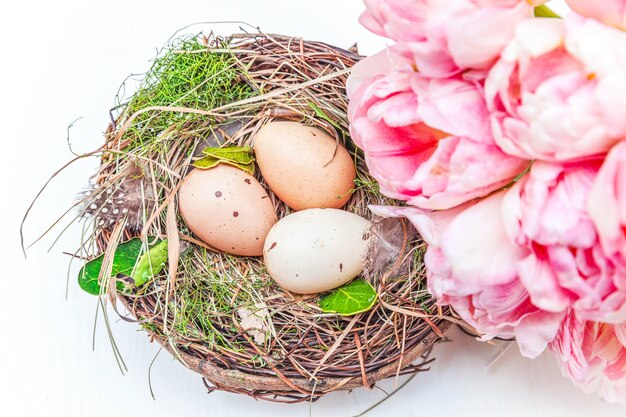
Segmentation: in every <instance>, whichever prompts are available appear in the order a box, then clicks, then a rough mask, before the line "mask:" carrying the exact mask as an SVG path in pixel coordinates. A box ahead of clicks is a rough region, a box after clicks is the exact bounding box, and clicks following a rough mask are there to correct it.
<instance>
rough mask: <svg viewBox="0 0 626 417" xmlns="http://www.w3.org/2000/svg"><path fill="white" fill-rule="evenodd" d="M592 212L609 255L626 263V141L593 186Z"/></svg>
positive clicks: (611, 157) (601, 170) (618, 146)
mask: <svg viewBox="0 0 626 417" xmlns="http://www.w3.org/2000/svg"><path fill="white" fill-rule="evenodd" d="M589 214H590V215H591V219H592V221H593V223H594V225H595V226H596V228H597V231H598V234H599V236H600V242H601V243H602V248H603V249H604V253H605V254H606V256H608V257H610V258H614V259H615V258H617V259H618V260H617V261H616V262H619V263H620V265H622V266H626V142H620V143H619V144H618V145H616V146H615V147H613V149H612V150H611V152H610V153H609V155H608V156H607V158H606V160H605V161H604V164H603V165H602V168H601V169H600V172H599V173H598V176H597V178H596V180H595V183H594V184H593V187H592V189H591V194H590V197H589Z"/></svg>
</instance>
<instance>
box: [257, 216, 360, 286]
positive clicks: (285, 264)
mask: <svg viewBox="0 0 626 417" xmlns="http://www.w3.org/2000/svg"><path fill="white" fill-rule="evenodd" d="M370 226H371V223H370V222H369V221H368V220H366V219H364V218H362V217H360V216H357V215H356V214H353V213H350V212H348V211H343V210H337V209H309V210H303V211H299V212H297V213H293V214H290V215H289V216H286V217H283V218H282V219H281V220H280V221H279V222H278V223H276V224H275V225H274V227H273V228H272V230H270V232H269V234H268V235H267V239H266V241H265V247H264V249H263V257H264V260H265V266H266V267H267V270H268V272H269V273H270V275H271V276H272V278H274V280H275V281H276V283H277V284H278V285H280V286H281V287H282V288H284V289H286V290H288V291H291V292H295V293H298V294H314V293H319V292H324V291H328V290H332V289H333V288H337V287H339V286H340V285H343V284H345V283H346V282H348V281H350V280H351V279H353V278H354V277H356V276H357V275H359V274H360V273H361V271H362V270H363V255H364V252H365V248H366V246H367V240H366V239H364V236H365V232H366V231H367V229H368V228H369V227H370Z"/></svg>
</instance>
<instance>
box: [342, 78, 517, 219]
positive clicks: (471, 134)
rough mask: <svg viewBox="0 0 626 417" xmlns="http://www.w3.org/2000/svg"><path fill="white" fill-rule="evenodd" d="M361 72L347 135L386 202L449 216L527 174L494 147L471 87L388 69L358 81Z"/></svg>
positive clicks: (453, 80) (482, 104)
mask: <svg viewBox="0 0 626 417" xmlns="http://www.w3.org/2000/svg"><path fill="white" fill-rule="evenodd" d="M363 71H364V70H362V69H356V70H355V72H354V73H353V75H352V76H351V79H352V78H353V77H355V78H356V81H351V83H349V89H350V91H351V92H352V95H351V97H350V106H349V110H348V114H349V118H350V132H351V134H352V139H353V140H354V142H355V143H356V144H357V145H358V146H359V147H361V148H362V149H363V150H364V152H365V159H366V162H367V165H368V168H369V171H370V173H371V174H372V176H374V178H376V180H378V182H379V184H380V187H381V191H382V192H383V193H384V194H385V195H387V196H389V197H392V198H396V199H399V200H405V201H407V202H408V203H409V204H412V205H416V206H419V207H422V208H429V209H447V208H450V207H454V206H457V205H459V204H462V203H464V202H466V201H469V200H471V199H474V198H478V197H483V196H485V195H488V194H489V193H491V192H492V191H494V190H497V189H499V188H501V187H503V186H504V185H506V184H508V183H510V182H511V181H512V180H513V178H515V176H517V175H518V174H519V173H520V172H522V171H523V170H524V169H525V168H526V166H527V164H528V162H527V161H524V160H521V159H519V158H515V157H511V156H508V155H505V154H504V153H503V152H501V151H500V149H499V148H498V147H497V146H496V145H495V143H494V141H493V138H492V136H491V131H490V128H489V113H488V112H487V109H486V107H485V102H484V99H483V95H482V90H481V88H480V87H479V86H478V85H476V84H475V83H474V82H471V81H466V80H464V79H462V78H459V77H455V78H450V79H445V80H444V79H431V78H426V77H423V76H422V75H421V74H419V73H415V72H413V71H393V70H392V71H391V72H389V73H387V74H386V75H382V74H381V75H378V76H375V77H374V78H370V79H366V80H365V81H363V77H362V73H363ZM356 86H358V87H356ZM355 90H356V91H355Z"/></svg>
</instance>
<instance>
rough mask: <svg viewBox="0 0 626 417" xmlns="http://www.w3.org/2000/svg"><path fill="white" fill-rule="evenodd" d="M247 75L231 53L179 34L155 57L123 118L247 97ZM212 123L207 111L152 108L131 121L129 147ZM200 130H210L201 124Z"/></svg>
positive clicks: (249, 92) (127, 135)
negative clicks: (172, 107)
mask: <svg viewBox="0 0 626 417" xmlns="http://www.w3.org/2000/svg"><path fill="white" fill-rule="evenodd" d="M244 74H245V71H244V70H243V69H242V68H240V67H238V65H237V60H236V58H235V56H234V55H233V54H232V53H229V52H227V51H226V52H224V50H223V49H222V52H211V51H209V49H208V47H207V45H205V44H204V43H203V42H202V40H201V38H199V37H195V36H194V37H191V38H182V39H176V40H174V41H173V42H172V43H171V44H170V45H168V46H167V47H166V48H165V49H164V51H163V52H162V53H161V54H160V55H159V56H158V57H157V58H155V60H154V62H153V64H152V67H151V68H150V70H148V72H147V73H146V74H145V77H144V78H143V80H142V81H141V84H140V86H139V89H138V90H137V92H136V93H135V94H134V95H133V97H132V98H131V100H130V102H129V103H128V104H127V105H126V107H125V108H124V113H123V115H122V118H121V119H122V121H123V120H127V119H128V118H130V117H131V116H132V115H133V114H134V113H136V112H137V111H139V110H143V109H146V108H150V107H164V106H175V107H185V108H191V109H198V110H211V109H213V108H216V107H219V106H222V105H225V104H228V103H232V102H236V101H239V100H242V99H245V98H247V97H250V96H251V95H252V94H253V90H252V88H251V87H250V86H249V85H248V84H246V82H245V80H244ZM211 122H212V120H211V118H210V117H209V116H205V115H197V114H192V113H183V112H178V111H163V110H151V111H147V112H145V113H142V114H140V115H138V116H137V117H136V118H135V119H134V120H133V123H132V125H131V126H130V127H129V128H128V130H127V131H126V132H125V133H124V139H127V140H129V141H130V144H131V146H130V148H129V149H132V148H135V147H137V146H145V145H146V144H148V143H150V142H154V141H155V140H157V139H159V138H161V136H162V135H163V132H165V131H166V130H167V131H170V132H177V131H180V130H182V129H181V128H182V127H183V126H191V125H193V126H207V128H209V127H210V125H211ZM118 125H119V124H118ZM197 133H198V135H203V134H205V133H206V132H204V131H203V129H200V130H199V131H198V132H197ZM164 150H165V151H166V150H167V149H164Z"/></svg>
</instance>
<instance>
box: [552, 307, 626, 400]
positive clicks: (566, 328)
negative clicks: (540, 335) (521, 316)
mask: <svg viewBox="0 0 626 417" xmlns="http://www.w3.org/2000/svg"><path fill="white" fill-rule="evenodd" d="M625 327H626V326H624V325H610V324H606V323H597V322H592V321H584V320H581V319H580V318H579V317H578V316H577V315H576V314H575V313H573V312H572V313H570V314H568V315H567V316H566V318H565V320H564V321H563V324H562V326H561V328H560V329H559V332H558V333H557V336H556V338H555V340H554V341H553V342H552V343H550V350H551V351H552V352H553V353H554V355H555V356H556V359H557V363H558V364H559V367H560V368H561V371H562V372H563V375H565V376H566V377H568V378H570V379H571V380H572V381H573V382H574V384H575V385H576V386H578V387H579V388H581V389H582V390H583V391H585V392H588V393H592V392H597V393H599V394H600V395H601V396H602V397H603V398H604V399H605V400H607V401H611V402H618V401H626V348H624V346H625V342H626V340H625V338H624V336H625V335H626V331H625V330H626V328H625Z"/></svg>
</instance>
